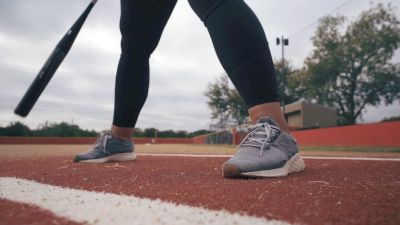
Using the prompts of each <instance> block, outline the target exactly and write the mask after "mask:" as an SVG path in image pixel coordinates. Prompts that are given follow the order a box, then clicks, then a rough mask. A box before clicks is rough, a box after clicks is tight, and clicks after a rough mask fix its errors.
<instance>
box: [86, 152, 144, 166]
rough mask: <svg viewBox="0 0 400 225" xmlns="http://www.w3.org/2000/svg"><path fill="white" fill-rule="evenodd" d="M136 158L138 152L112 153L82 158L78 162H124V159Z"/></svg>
mask: <svg viewBox="0 0 400 225" xmlns="http://www.w3.org/2000/svg"><path fill="white" fill-rule="evenodd" d="M135 159H136V154H135V153H133V152H129V153H118V154H114V155H110V156H107V157H104V158H99V159H88V160H81V161H78V162H85V163H105V162H124V161H131V160H135Z"/></svg>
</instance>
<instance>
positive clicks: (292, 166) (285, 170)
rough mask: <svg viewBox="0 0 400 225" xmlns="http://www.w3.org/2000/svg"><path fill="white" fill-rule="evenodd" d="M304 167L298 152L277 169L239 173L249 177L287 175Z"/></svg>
mask: <svg viewBox="0 0 400 225" xmlns="http://www.w3.org/2000/svg"><path fill="white" fill-rule="evenodd" d="M305 168H306V165H305V164H304V161H303V159H302V158H301V156H300V153H297V154H296V155H294V156H293V157H292V158H291V159H290V160H289V161H287V162H286V164H285V165H284V166H283V167H281V168H277V169H272V170H261V171H254V172H246V173H241V175H242V176H249V177H284V176H287V175H289V174H290V173H295V172H300V171H302V170H304V169H305Z"/></svg>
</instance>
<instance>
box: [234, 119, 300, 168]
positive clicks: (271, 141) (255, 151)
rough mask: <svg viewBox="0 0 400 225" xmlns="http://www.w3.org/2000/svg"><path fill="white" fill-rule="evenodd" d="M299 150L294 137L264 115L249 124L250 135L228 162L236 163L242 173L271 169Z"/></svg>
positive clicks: (281, 164)
mask: <svg viewBox="0 0 400 225" xmlns="http://www.w3.org/2000/svg"><path fill="white" fill-rule="evenodd" d="M297 152H298V148H297V144H296V141H295V140H294V138H293V137H292V136H291V135H290V134H288V133H286V132H282V131H281V130H280V129H279V127H278V125H277V123H276V122H275V121H274V120H273V119H272V118H271V117H262V118H260V119H259V120H258V121H257V123H256V124H255V125H252V126H249V133H248V135H247V136H246V137H245V138H244V139H243V141H242V143H241V144H240V145H239V149H238V151H237V153H236V154H235V156H233V157H232V158H231V159H229V160H228V161H227V162H226V164H231V165H234V166H235V167H236V168H237V169H238V170H239V171H240V172H242V173H243V172H253V171H262V170H270V169H275V168H280V167H282V166H283V165H285V163H286V162H287V161H288V160H289V159H290V158H291V157H292V156H293V155H295V154H296V153H297Z"/></svg>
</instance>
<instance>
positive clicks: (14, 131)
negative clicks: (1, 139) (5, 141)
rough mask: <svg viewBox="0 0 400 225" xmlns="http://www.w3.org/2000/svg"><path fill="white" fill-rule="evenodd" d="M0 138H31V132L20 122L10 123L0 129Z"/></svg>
mask: <svg viewBox="0 0 400 225" xmlns="http://www.w3.org/2000/svg"><path fill="white" fill-rule="evenodd" d="M0 136H32V131H31V129H29V127H28V126H26V125H25V124H23V123H21V122H12V123H10V124H9V125H8V126H7V127H4V128H0Z"/></svg>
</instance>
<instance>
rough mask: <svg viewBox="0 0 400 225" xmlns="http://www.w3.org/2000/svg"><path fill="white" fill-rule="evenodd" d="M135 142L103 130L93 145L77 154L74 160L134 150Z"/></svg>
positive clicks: (96, 157)
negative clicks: (116, 136) (118, 137)
mask: <svg viewBox="0 0 400 225" xmlns="http://www.w3.org/2000/svg"><path fill="white" fill-rule="evenodd" d="M133 148H134V147H133V143H132V142H131V141H126V140H122V139H117V138H114V137H113V136H112V134H111V131H103V132H102V133H101V134H100V135H99V137H98V138H97V140H96V142H95V143H94V145H93V147H92V148H91V149H89V150H88V151H87V152H83V153H80V154H78V155H76V156H75V158H74V161H75V162H78V161H82V160H90V159H99V158H104V157H107V156H110V155H113V154H118V153H130V152H133Z"/></svg>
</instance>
